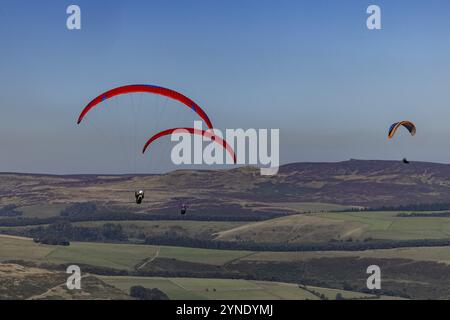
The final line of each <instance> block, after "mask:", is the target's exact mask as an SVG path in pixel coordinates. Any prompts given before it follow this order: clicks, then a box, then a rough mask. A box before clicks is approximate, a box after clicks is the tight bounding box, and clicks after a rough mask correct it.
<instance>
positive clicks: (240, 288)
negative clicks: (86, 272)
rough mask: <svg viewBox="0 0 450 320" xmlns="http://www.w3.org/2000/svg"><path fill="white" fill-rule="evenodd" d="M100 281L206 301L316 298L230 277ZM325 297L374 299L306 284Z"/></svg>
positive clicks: (292, 286)
mask: <svg viewBox="0 0 450 320" xmlns="http://www.w3.org/2000/svg"><path fill="white" fill-rule="evenodd" d="M100 279H101V280H103V281H105V282H106V283H108V284H110V285H113V286H115V287H117V288H119V289H121V290H123V291H124V292H129V290H130V287H132V286H136V285H140V286H144V287H147V288H158V289H160V290H161V291H163V292H165V293H166V294H167V295H168V296H169V298H171V299H207V300H229V299H237V300H246V299H251V300H269V299H271V300H272V299H273V300H280V299H290V300H305V299H309V300H318V299H319V298H318V297H317V296H316V295H314V294H312V293H311V292H309V291H308V290H305V289H302V288H299V286H298V285H296V284H292V283H280V282H268V281H251V280H234V279H194V278H158V277H145V278H143V277H100ZM307 288H308V289H311V290H314V291H316V292H319V293H321V294H324V295H325V296H326V297H327V298H329V299H334V298H335V297H336V295H337V294H338V293H340V294H341V295H342V296H343V297H344V298H348V299H355V298H374V296H371V295H367V294H364V293H359V292H351V291H344V290H337V289H328V288H319V287H307Z"/></svg>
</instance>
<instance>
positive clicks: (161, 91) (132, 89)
mask: <svg viewBox="0 0 450 320" xmlns="http://www.w3.org/2000/svg"><path fill="white" fill-rule="evenodd" d="M138 92H148V93H153V94H157V95H161V96H165V97H168V98H171V99H174V100H177V101H179V102H181V103H182V104H184V105H185V106H187V107H189V108H190V109H192V110H193V111H194V112H195V113H197V114H198V115H199V116H200V118H202V119H203V121H205V123H206V125H207V126H208V128H210V129H212V128H213V125H212V123H211V121H210V120H209V117H208V116H207V114H206V113H205V111H203V109H202V108H200V106H199V105H198V104H196V103H195V102H194V101H192V100H191V99H189V98H188V97H186V96H184V95H182V94H181V93H179V92H176V91H174V90H171V89H167V88H163V87H158V86H153V85H147V84H133V85H127V86H123V87H118V88H115V89H111V90H109V91H106V92H104V93H102V94H101V95H99V96H98V97H96V98H95V99H93V100H92V101H91V102H89V103H88V105H87V106H86V107H84V109H83V111H81V114H80V116H79V117H78V122H77V123H78V124H80V122H81V121H82V120H83V118H84V117H85V116H86V114H87V113H88V112H89V111H90V110H91V109H92V108H94V107H95V106H96V105H98V104H99V103H101V102H102V101H105V100H107V99H110V98H112V97H115V96H118V95H122V94H128V93H138Z"/></svg>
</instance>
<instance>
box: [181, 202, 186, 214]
mask: <svg viewBox="0 0 450 320" xmlns="http://www.w3.org/2000/svg"><path fill="white" fill-rule="evenodd" d="M186 211H187V205H186V204H184V203H183V204H182V205H181V212H180V213H181V214H182V215H185V214H186Z"/></svg>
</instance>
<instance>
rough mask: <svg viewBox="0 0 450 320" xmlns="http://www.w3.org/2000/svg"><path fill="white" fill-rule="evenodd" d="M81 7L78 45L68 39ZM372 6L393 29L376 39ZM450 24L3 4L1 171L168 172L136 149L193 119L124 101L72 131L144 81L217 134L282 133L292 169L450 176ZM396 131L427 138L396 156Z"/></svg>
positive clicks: (167, 7) (220, 7)
mask: <svg viewBox="0 0 450 320" xmlns="http://www.w3.org/2000/svg"><path fill="white" fill-rule="evenodd" d="M72 3H73V4H77V5H79V6H80V7H81V10H82V29H81V30H79V31H69V30H67V28H66V18H67V14H66V8H67V6H68V5H70V4H72ZM369 4H377V5H379V6H380V7H381V10H382V30H377V31H369V30H368V29H367V28H366V18H367V14H366V8H367V7H368V5H369ZM449 10H450V2H448V1H446V0H441V1H438V0H431V1H412V0H408V1H406V0H405V1H400V0H398V1H381V0H373V1H362V0H348V1H321V0H319V1H318V0H314V1H312V0H311V1H301V0H295V1H294V0H291V1H283V0H277V1H272V0H270V1H269V0H246V1H241V0H226V1H225V0H220V1H219V0H217V1H210V0H189V1H187V0H179V1H174V0H164V1H163V0H161V1H152V0H148V1H137V0H134V1H133V0H129V1H113V0H111V1H100V0H96V1H93V0H89V1H78V0H77V1H62V0H58V1H54V0H42V1H31V0H30V1H22V0H3V1H2V3H1V5H0V108H1V109H0V110H1V116H0V150H1V156H0V171H19V172H47V173H107V172H108V173H126V172H131V171H133V170H134V171H137V172H143V173H148V172H153V171H160V170H164V169H167V162H168V161H169V153H170V149H168V148H167V147H164V144H165V143H164V142H161V143H159V145H158V146H155V149H154V150H152V153H149V154H146V155H145V156H141V155H140V154H139V149H140V147H141V146H142V145H143V143H144V142H145V138H147V137H149V136H150V135H152V134H153V133H156V129H164V128H165V127H172V126H177V125H187V124H192V121H193V120H194V119H196V117H195V115H191V112H190V111H189V110H187V109H186V110H181V111H180V110H178V109H177V108H167V109H170V111H167V112H166V109H165V107H164V106H163V107H161V106H156V107H155V108H154V109H152V108H153V107H152V106H150V107H147V105H151V104H152V103H155V104H161V103H168V104H170V103H171V102H161V101H159V100H155V99H153V100H152V99H151V98H149V97H142V95H141V96H140V97H138V99H140V100H139V101H140V102H139V103H136V104H138V106H137V107H136V106H135V102H134V101H131V100H129V99H128V98H118V99H116V101H114V102H111V105H110V106H111V108H110V109H108V110H107V109H102V110H101V111H99V110H94V111H93V112H92V115H89V119H88V120H89V121H87V122H86V123H82V125H80V126H77V125H76V118H77V116H78V114H79V112H80V111H81V109H82V108H83V107H84V106H85V105H86V104H87V102H89V101H90V100H91V99H92V98H93V97H95V96H96V95H98V94H99V93H101V92H103V91H105V90H107V89H110V88H113V87H116V86H120V85H124V84H132V83H148V84H155V85H161V86H165V87H169V88H172V89H175V90H178V91H180V92H182V93H184V94H186V95H187V96H189V97H191V98H192V99H193V100H195V101H196V102H197V103H198V104H199V105H201V106H202V107H203V108H204V109H205V110H207V112H208V114H209V116H210V117H211V118H212V119H213V120H214V123H215V125H216V126H217V127H218V128H221V129H224V128H239V127H242V128H279V129H280V135H281V145H280V148H281V149H280V152H281V162H282V163H288V162H296V161H341V160H347V159H350V158H358V159H401V158H402V157H404V156H407V157H408V158H409V159H411V160H425V161H436V162H446V163H447V162H450V126H449V125H448V123H449V120H450V105H449V101H450V63H449V57H450V41H449V39H450V22H449V19H448V12H449ZM127 99H128V100H127ZM130 106H131V107H130ZM130 109H133V112H130V111H129V110H130ZM160 109H161V110H160ZM174 109H177V111H174ZM153 110H158V116H155V115H154V113H153V112H154V111H153ZM96 111H98V112H96ZM160 113H161V114H160ZM136 114H137V116H136ZM133 117H134V118H133ZM136 117H137V120H136ZM399 120H411V121H414V122H415V123H416V125H417V127H418V133H417V135H416V137H414V138H411V137H409V136H408V135H407V134H405V133H404V132H400V134H399V135H398V136H397V137H396V138H397V139H395V140H394V141H389V142H388V141H387V138H386V136H387V129H388V127H389V125H390V124H391V123H393V122H396V121H399ZM136 132H137V133H136ZM136 136H137V139H136ZM133 137H134V138H133ZM166 140H168V139H166ZM166 142H167V141H166ZM166 144H169V143H166ZM156 159H159V160H156ZM130 162H133V164H130Z"/></svg>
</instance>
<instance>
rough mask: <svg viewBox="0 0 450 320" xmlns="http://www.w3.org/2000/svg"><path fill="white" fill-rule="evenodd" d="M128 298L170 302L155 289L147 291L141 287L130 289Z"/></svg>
mask: <svg viewBox="0 0 450 320" xmlns="http://www.w3.org/2000/svg"><path fill="white" fill-rule="evenodd" d="M130 296H132V297H133V298H136V299H139V300H170V299H169V297H168V296H167V295H166V294H165V293H164V292H162V291H161V290H159V289H157V288H153V289H148V288H144V287H143V286H133V287H131V288H130Z"/></svg>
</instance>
